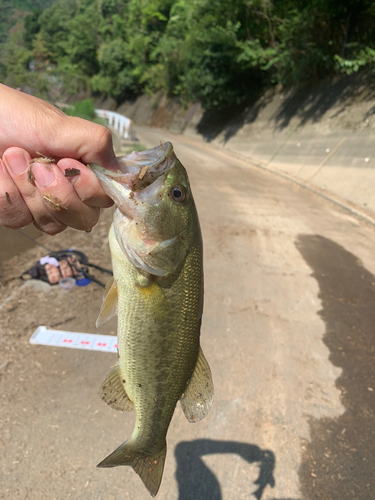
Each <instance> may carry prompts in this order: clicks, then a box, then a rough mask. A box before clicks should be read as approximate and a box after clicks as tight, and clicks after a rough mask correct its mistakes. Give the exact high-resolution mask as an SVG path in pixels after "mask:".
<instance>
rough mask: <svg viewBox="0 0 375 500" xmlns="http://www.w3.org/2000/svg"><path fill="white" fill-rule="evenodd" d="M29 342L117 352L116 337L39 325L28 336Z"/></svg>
mask: <svg viewBox="0 0 375 500" xmlns="http://www.w3.org/2000/svg"><path fill="white" fill-rule="evenodd" d="M29 342H30V344H39V345H50V346H55V347H69V348H71V349H86V350H87V351H104V352H117V337H116V336H114V335H97V334H95V333H79V332H64V331H61V330H49V329H48V328H47V327H45V326H39V327H38V328H37V329H36V330H35V332H34V333H33V334H32V336H31V337H30V341H29Z"/></svg>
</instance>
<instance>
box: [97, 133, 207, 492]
mask: <svg viewBox="0 0 375 500" xmlns="http://www.w3.org/2000/svg"><path fill="white" fill-rule="evenodd" d="M120 165H121V168H122V173H119V172H116V173H113V172H110V171H108V170H107V171H106V170H104V169H102V168H101V167H97V166H92V169H93V170H94V172H95V173H96V175H97V176H98V179H99V181H100V182H101V184H102V186H103V189H104V190H105V192H106V193H107V194H108V195H109V196H111V197H112V199H113V200H114V202H115V204H116V206H117V208H116V210H115V213H114V219H113V224H112V226H111V230H110V234H109V243H110V249H111V255H112V263H113V279H112V280H111V281H110V283H109V284H108V286H107V287H106V291H105V297H104V302H103V305H102V308H101V311H100V314H99V318H98V321H97V325H101V324H103V323H104V322H105V321H106V320H107V319H109V318H110V317H112V316H113V315H114V314H116V313H117V316H118V332H117V338H118V356H119V359H118V363H117V364H116V365H115V366H114V367H113V369H112V370H111V372H110V373H109V375H108V376H107V378H106V379H105V381H104V382H103V384H102V385H101V387H100V390H99V394H100V397H101V398H102V399H103V401H105V402H106V403H107V404H108V405H110V406H111V407H112V408H114V409H116V410H122V411H124V410H126V411H128V410H132V409H133V408H134V409H135V411H136V421H135V426H134V430H133V433H132V435H131V436H130V438H129V439H128V440H127V441H125V442H124V443H123V444H122V445H121V446H119V448H117V449H116V450H115V451H114V452H113V453H111V454H110V455H109V456H108V457H107V458H105V459H104V460H103V461H102V462H101V463H100V464H99V465H98V467H116V466H119V465H129V466H131V467H133V469H134V470H135V472H136V473H137V474H138V475H139V476H140V478H141V479H142V481H143V483H144V484H145V486H146V488H147V489H148V490H149V492H150V494H151V495H152V496H155V495H156V494H157V492H158V490H159V487H160V483H161V479H162V475H163V469H164V462H165V457H166V435H167V431H168V427H169V424H170V421H171V418H172V416H173V413H174V410H175V407H176V404H177V402H178V401H179V400H180V401H181V407H182V409H183V412H184V414H185V416H186V418H187V419H188V421H189V422H196V421H198V420H201V419H202V418H204V417H205V416H206V414H207V413H208V411H209V409H210V407H211V405H212V400H213V384H212V378H211V371H210V368H209V366H208V363H207V361H206V359H205V357H204V355H203V352H202V350H201V348H200V345H199V337H200V328H201V318H202V311H203V258H202V255H203V249H202V248H203V247H202V237H201V233H200V227H199V220H198V214H197V211H196V208H195V204H194V200H193V196H192V193H191V189H190V185H189V181H188V177H187V173H186V170H185V168H184V167H183V166H182V165H181V163H180V162H179V160H178V159H177V158H176V157H175V154H174V152H173V147H172V145H171V144H170V143H165V144H163V145H161V146H158V147H157V148H153V149H151V150H147V151H144V152H141V153H136V152H133V153H132V154H131V155H129V157H125V158H122V159H121V161H120ZM137 165H138V167H137ZM145 165H147V168H145ZM137 168H138V174H137ZM137 175H138V178H137Z"/></svg>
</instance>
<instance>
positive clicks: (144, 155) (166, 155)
mask: <svg viewBox="0 0 375 500" xmlns="http://www.w3.org/2000/svg"><path fill="white" fill-rule="evenodd" d="M175 159H176V155H175V153H174V151H173V146H172V144H171V143H170V142H165V143H164V144H160V146H156V147H155V148H151V149H146V150H144V151H140V152H138V151H133V152H132V153H130V154H129V155H127V156H122V157H121V158H118V161H119V164H120V167H121V170H117V172H113V171H111V170H105V169H103V168H101V167H98V166H96V165H95V166H93V167H94V170H95V172H98V171H100V172H101V173H102V174H103V175H105V176H106V177H109V178H111V179H113V180H114V181H117V182H121V183H123V184H125V185H127V186H128V187H129V188H130V189H131V190H132V191H140V190H142V189H144V188H145V187H147V186H149V185H150V184H152V183H153V182H154V181H155V180H156V179H157V178H158V177H160V176H161V175H163V174H165V173H166V172H167V171H168V170H170V169H171V168H172V167H173V164H174V161H175Z"/></svg>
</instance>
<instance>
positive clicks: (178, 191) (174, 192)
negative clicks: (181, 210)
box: [170, 186, 186, 203]
mask: <svg viewBox="0 0 375 500" xmlns="http://www.w3.org/2000/svg"><path fill="white" fill-rule="evenodd" d="M170 193H171V196H172V198H173V199H174V201H177V202H178V203H182V202H183V201H184V199H185V197H186V195H185V191H184V190H183V189H182V187H180V186H174V187H173V188H172V189H171V191H170Z"/></svg>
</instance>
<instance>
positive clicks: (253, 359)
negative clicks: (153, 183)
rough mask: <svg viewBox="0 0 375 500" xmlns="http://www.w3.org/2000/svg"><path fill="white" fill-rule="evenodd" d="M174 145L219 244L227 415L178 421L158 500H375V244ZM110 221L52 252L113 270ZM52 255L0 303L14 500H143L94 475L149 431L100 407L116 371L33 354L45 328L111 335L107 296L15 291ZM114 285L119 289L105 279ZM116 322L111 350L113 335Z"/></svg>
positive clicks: (218, 325) (118, 473) (9, 486)
mask: <svg viewBox="0 0 375 500" xmlns="http://www.w3.org/2000/svg"><path fill="white" fill-rule="evenodd" d="M137 133H138V135H139V139H140V141H141V142H142V143H143V144H145V145H147V146H154V145H156V144H158V143H159V140H166V139H170V140H172V142H173V143H174V146H175V150H176V153H177V155H178V157H179V158H180V160H181V161H182V163H183V164H184V165H185V166H186V167H187V169H188V172H189V176H190V180H191V184H192V188H193V193H194V197H195V199H196V203H197V208H198V212H199V214H200V220H201V225H202V231H203V238H204V249H205V250H204V251H205V312H204V319H203V328H202V345H203V350H204V351H205V353H206V356H207V358H208V361H209V363H210V365H211V368H212V372H213V378H214V383H215V402H214V407H213V409H212V411H211V412H210V414H209V415H208V416H207V418H206V419H205V420H203V421H202V422H200V423H197V424H195V425H191V424H188V422H187V421H186V419H185V417H184V416H183V414H182V411H181V409H180V408H179V407H177V409H176V412H175V415H174V418H173V420H172V423H171V427H170V430H169V434H168V450H169V451H168V455H167V461H166V467H165V471H164V479H163V482H162V485H161V489H160V492H159V495H158V499H160V500H167V499H168V500H177V499H178V500H222V499H225V500H239V499H245V498H254V499H257V500H260V499H262V500H354V499H358V500H370V499H371V498H372V496H371V495H372V492H373V491H375V476H374V469H373V456H374V452H375V445H374V442H375V440H374V428H373V421H374V416H375V415H374V409H375V400H374V397H375V370H374V364H373V356H374V352H375V340H374V330H373V325H374V319H375V318H374V312H373V311H374V308H373V304H374V299H375V276H374V275H375V257H374V252H373V249H374V246H375V228H374V227H372V226H370V225H367V224H366V223H364V222H363V221H361V220H358V219H356V218H355V216H352V215H349V214H348V213H347V212H345V211H344V210H342V209H340V208H339V207H337V206H334V205H332V204H330V203H329V202H328V201H327V200H323V199H321V198H319V197H318V196H317V195H316V194H314V193H311V192H309V191H306V190H304V189H302V188H301V187H298V186H296V185H293V184H292V183H290V182H288V181H286V180H283V179H280V178H276V177H274V176H273V175H272V174H270V173H267V172H264V171H261V170H259V169H257V168H256V167H253V166H251V164H250V163H248V162H245V161H243V160H241V159H239V158H233V157H232V156H231V155H230V153H228V152H226V151H224V150H221V149H220V148H218V147H216V146H215V147H213V146H209V145H206V144H202V143H200V142H195V141H194V140H193V139H189V138H186V137H181V136H177V135H173V134H170V133H166V132H163V131H161V130H152V129H141V128H140V129H138V130H137ZM110 221H111V210H107V211H105V212H103V214H102V217H101V220H100V222H99V224H98V225H97V226H96V227H95V228H94V230H93V231H92V233H91V234H86V233H80V232H77V231H74V230H68V231H65V232H64V233H62V234H60V235H58V236H56V237H54V238H50V237H48V236H42V237H41V238H40V239H38V241H39V242H41V243H42V244H44V245H45V246H47V247H50V248H53V249H62V248H76V249H79V250H81V251H83V252H85V253H86V255H87V256H88V257H89V260H90V261H91V262H93V263H95V264H99V265H101V266H103V267H110V255H109V250H108V240H107V233H108V229H109V225H110ZM44 254H45V251H44V250H43V249H42V248H40V247H37V246H36V247H34V248H32V249H29V250H27V251H25V252H24V253H22V254H20V255H17V256H15V257H13V258H12V259H10V260H8V261H7V262H6V265H4V263H3V275H2V278H1V285H0V392H1V406H0V448H1V453H0V470H1V472H0V483H1V488H0V498H3V499H7V500H8V499H12V500H13V499H14V500H21V499H22V500H39V499H40V498H45V499H51V500H54V499H55V500H63V499H66V498H72V499H77V500H123V499H132V500H135V499H137V500H143V499H144V500H146V499H147V498H149V495H148V493H147V491H146V490H145V489H144V487H143V485H142V483H141V481H140V480H139V478H138V477H137V476H136V474H135V473H134V472H133V471H132V470H131V469H130V468H122V467H118V468H115V469H103V470H101V469H96V467H95V466H96V464H97V463H98V462H100V461H101V460H102V459H103V458H104V457H105V456H106V455H107V454H108V453H110V452H111V451H113V450H114V449H115V448H116V447H117V446H118V445H119V444H121V443H122V442H123V441H125V440H126V439H127V437H128V436H129V435H130V433H131V431H132V427H133V423H134V415H132V414H121V413H119V412H115V411H113V410H111V409H110V408H108V407H106V406H105V405H104V404H103V403H102V402H101V401H100V399H99V397H98V396H97V389H98V386H99V385H100V383H101V382H102V381H103V379H104V377H105V375H106V374H107V372H108V371H109V369H110V367H111V365H112V364H113V363H114V362H115V360H116V355H115V354H105V353H101V352H92V351H82V350H75V349H64V348H55V347H46V346H35V345H30V344H29V338H30V336H31V335H32V333H33V332H34V331H35V329H36V327H37V326H38V325H45V326H47V327H50V328H56V329H61V330H62V329H66V330H70V331H79V332H89V333H96V329H95V320H96V317H97V314H98V311H99V307H100V304H101V300H102V289H101V287H99V286H98V285H96V284H93V283H92V284H90V285H89V286H87V287H85V288H77V287H76V288H74V289H73V290H71V291H64V290H62V289H60V288H58V287H51V288H48V287H47V289H46V288H45V287H44V288H43V290H37V289H35V288H33V287H31V286H30V285H28V284H27V285H26V286H25V284H23V283H22V282H20V281H19V280H18V279H17V276H18V275H19V274H20V272H21V271H23V270H25V269H27V268H29V267H30V266H31V265H33V264H34V263H35V261H36V260H37V259H38V258H40V257H41V256H43V255H44ZM93 274H95V276H97V277H98V278H100V279H102V280H103V281H105V280H106V275H103V274H101V273H99V272H98V271H96V270H95V271H93ZM115 329H116V321H115V320H111V322H109V323H107V324H105V325H103V327H102V328H101V329H100V330H99V332H101V333H104V334H114V332H115Z"/></svg>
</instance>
